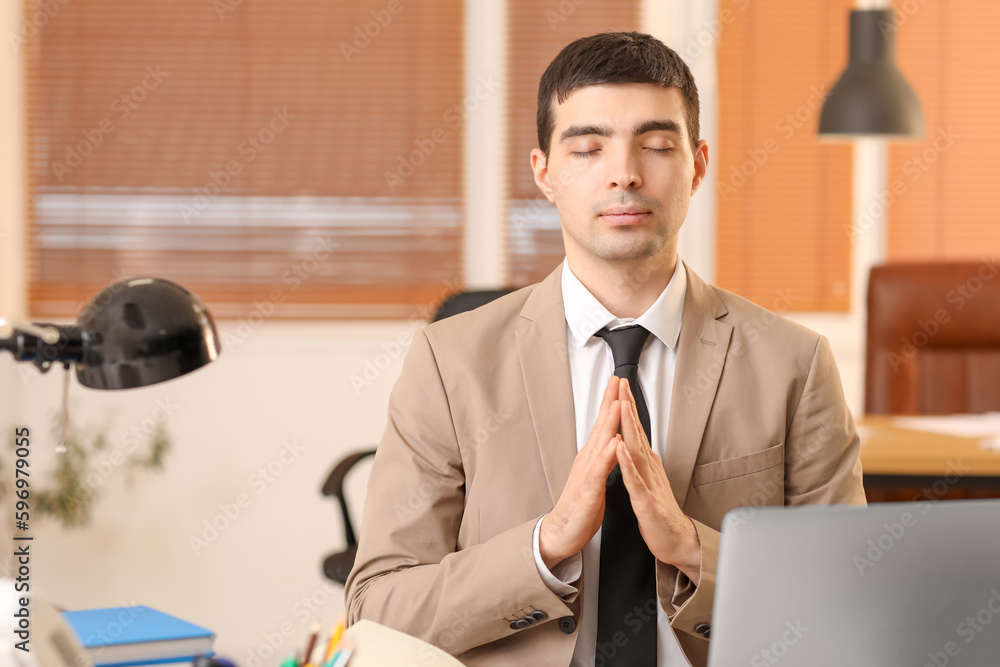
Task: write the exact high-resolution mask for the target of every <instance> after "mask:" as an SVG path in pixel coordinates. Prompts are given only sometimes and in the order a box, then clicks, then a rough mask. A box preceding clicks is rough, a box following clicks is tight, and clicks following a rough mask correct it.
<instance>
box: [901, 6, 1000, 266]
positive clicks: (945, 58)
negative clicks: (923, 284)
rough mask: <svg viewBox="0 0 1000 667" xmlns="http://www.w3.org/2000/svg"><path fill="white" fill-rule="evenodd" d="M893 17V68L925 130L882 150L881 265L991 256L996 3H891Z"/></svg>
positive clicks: (997, 247)
mask: <svg viewBox="0 0 1000 667" xmlns="http://www.w3.org/2000/svg"><path fill="white" fill-rule="evenodd" d="M895 9H896V22H895V28H896V38H897V39H896V47H897V61H898V62H899V66H900V69H901V70H902V71H903V74H904V76H905V77H906V79H907V81H909V82H910V85H912V86H913V88H914V90H915V91H916V93H917V97H919V98H920V102H921V105H922V106H923V110H924V121H925V123H926V129H927V131H926V135H925V137H924V138H922V139H920V140H918V141H915V142H894V143H892V144H891V145H890V149H889V191H888V192H887V193H886V199H887V200H890V198H891V200H890V201H889V225H888V227H889V229H888V231H889V259H890V260H928V259H962V258H971V259H975V260H978V259H980V258H982V257H983V256H989V257H992V256H993V255H994V254H996V253H997V252H998V251H1000V225H998V224H997V215H996V214H997V210H998V209H1000V189H998V188H997V185H996V168H995V156H996V155H997V153H998V151H1000V126H998V125H997V121H996V110H997V108H998V107H1000V91H998V89H997V86H996V80H997V77H996V68H995V64H996V63H997V62H998V59H1000V44H998V42H997V36H996V29H997V26H998V25H1000V4H997V3H996V2H990V1H989V0H978V1H977V0H949V2H928V3H914V2H897V3H896V7H895ZM994 149H997V150H994Z"/></svg>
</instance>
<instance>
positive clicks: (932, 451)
mask: <svg viewBox="0 0 1000 667" xmlns="http://www.w3.org/2000/svg"><path fill="white" fill-rule="evenodd" d="M857 426H858V431H859V432H860V433H861V465H862V467H863V468H864V473H865V491H866V493H868V496H869V501H870V502H882V501H885V500H924V499H930V500H938V499H941V498H998V497H1000V452H998V451H996V450H993V449H986V448H983V447H981V446H980V445H979V440H978V439H976V438H962V437H956V436H950V435H940V434H937V433H926V432H923V431H912V430H909V429H903V428H899V427H897V426H894V425H893V424H892V417H890V416H881V415H880V416H874V415H872V416H864V417H861V418H860V419H858V420H857ZM915 496H916V497H915Z"/></svg>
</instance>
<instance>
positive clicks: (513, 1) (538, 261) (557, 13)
mask: <svg viewBox="0 0 1000 667" xmlns="http://www.w3.org/2000/svg"><path fill="white" fill-rule="evenodd" d="M509 11H510V18H509V22H510V40H509V43H508V62H509V70H508V72H509V74H508V78H509V80H510V82H511V90H510V110H509V122H510V126H509V127H510V134H509V136H510V149H509V153H508V168H509V169H510V170H511V171H510V179H509V182H510V193H509V196H508V208H507V247H508V275H509V281H508V282H509V284H512V285H519V286H520V285H528V284H531V283H534V282H537V281H539V280H541V279H542V278H544V277H545V276H547V275H548V274H549V273H551V272H552V270H553V269H555V268H556V266H557V265H558V264H559V262H561V261H562V258H563V257H564V256H565V254H566V251H565V249H564V247H563V240H562V230H561V227H560V224H559V215H558V213H557V211H556V209H555V206H554V205H553V204H551V203H550V202H549V201H548V200H547V199H546V198H545V197H544V196H543V195H542V193H541V192H540V191H539V190H538V186H536V185H535V180H534V176H533V175H532V171H531V162H530V158H529V155H530V153H531V149H533V148H537V147H538V132H537V130H536V125H535V113H536V110H537V106H538V105H537V100H538V80H539V79H540V78H541V77H542V73H543V72H544V71H545V68H546V67H548V65H549V63H550V62H552V59H553V58H555V57H556V55H558V53H559V51H561V50H562V48H563V47H564V46H566V45H567V44H569V43H570V42H572V41H574V40H576V39H579V38H580V37H586V36H587V35H592V34H595V33H598V32H616V31H624V30H639V29H640V27H639V23H640V17H639V2H638V0H628V1H627V2H621V1H620V0H619V1H617V2H616V1H614V0H588V1H587V2H586V3H583V2H560V1H558V0H546V1H544V2H538V1H537V0H510V4H509Z"/></svg>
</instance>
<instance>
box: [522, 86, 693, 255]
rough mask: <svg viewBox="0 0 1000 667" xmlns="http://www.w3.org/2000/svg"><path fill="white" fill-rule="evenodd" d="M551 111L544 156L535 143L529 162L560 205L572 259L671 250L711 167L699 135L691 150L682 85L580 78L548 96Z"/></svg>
mask: <svg viewBox="0 0 1000 667" xmlns="http://www.w3.org/2000/svg"><path fill="white" fill-rule="evenodd" d="M553 113H554V116H555V130H554V132H553V134H552V138H551V144H550V147H549V155H548V160H546V159H545V156H544V155H543V154H542V152H541V151H540V150H539V149H537V148H536V149H535V150H533V151H532V153H531V166H532V169H533V171H534V174H535V183H536V184H538V187H539V188H540V189H541V190H542V193H543V194H545V196H546V197H547V198H548V199H549V201H552V202H554V203H555V205H556V208H557V209H558V211H559V217H560V219H561V220H562V227H563V239H564V241H565V244H566V254H567V255H568V256H569V258H570V260H571V261H573V258H574V257H577V256H581V254H585V255H587V256H589V259H591V260H597V261H603V262H619V261H633V260H644V259H648V258H651V257H654V256H657V255H660V254H661V253H670V256H672V253H673V252H675V251H676V248H677V232H678V231H679V230H680V228H681V225H682V224H683V223H684V218H685V217H686V216H687V210H688V204H689V202H690V200H691V195H692V194H694V192H695V191H696V190H697V189H698V186H699V185H701V182H702V179H704V177H705V170H706V168H707V165H708V148H707V146H706V145H705V142H704V141H699V142H698V147H697V149H695V150H692V147H691V142H690V140H689V137H688V135H687V123H686V120H685V116H684V101H683V97H682V95H681V93H680V91H679V90H678V89H676V88H660V87H659V86H655V85H652V84H608V85H597V86H586V87H583V88H578V89H576V90H574V91H573V92H571V93H570V94H569V96H568V97H567V98H566V100H565V101H564V102H563V103H562V104H555V103H553ZM583 259H584V258H583V257H582V256H581V260H583Z"/></svg>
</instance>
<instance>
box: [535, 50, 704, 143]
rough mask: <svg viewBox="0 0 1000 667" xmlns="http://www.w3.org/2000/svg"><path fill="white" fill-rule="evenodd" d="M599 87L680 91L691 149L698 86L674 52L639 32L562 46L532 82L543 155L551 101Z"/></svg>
mask: <svg viewBox="0 0 1000 667" xmlns="http://www.w3.org/2000/svg"><path fill="white" fill-rule="evenodd" d="M605 83H652V84H655V85H657V86H660V87H661V88H678V89H680V91H681V95H683V97H684V114H685V116H686V117H687V118H686V120H687V131H688V135H689V139H690V141H691V148H692V149H694V147H695V146H696V145H697V143H698V133H699V127H698V113H699V110H698V87H697V86H695V83H694V77H693V76H691V70H689V69H688V66H687V65H686V64H685V63H684V61H683V60H681V57H680V56H679V55H677V52H676V51H674V50H673V49H671V48H670V47H668V46H667V45H666V44H664V43H663V42H661V41H660V40H658V39H656V38H655V37H653V36H652V35H647V34H645V33H641V32H602V33H599V34H597V35H591V36H589V37H581V38H580V39H578V40H576V41H575V42H572V43H571V44H568V45H567V46H566V47H564V48H563V50H562V51H560V52H559V55H557V56H556V57H555V59H554V60H553V61H552V62H551V63H549V66H548V68H546V70H545V73H544V74H542V78H541V80H540V81H539V82H538V113H537V116H536V122H537V124H538V147H539V148H541V149H542V152H543V153H545V155H546V156H548V154H549V144H550V142H551V140H552V133H553V132H554V131H555V124H556V121H555V117H554V115H553V113H552V98H553V97H555V98H556V100H557V101H558V103H559V104H562V103H563V101H565V99H566V97H567V96H569V94H570V93H571V92H572V91H574V90H576V89H577V88H581V87H583V86H596V85H599V84H605Z"/></svg>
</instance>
